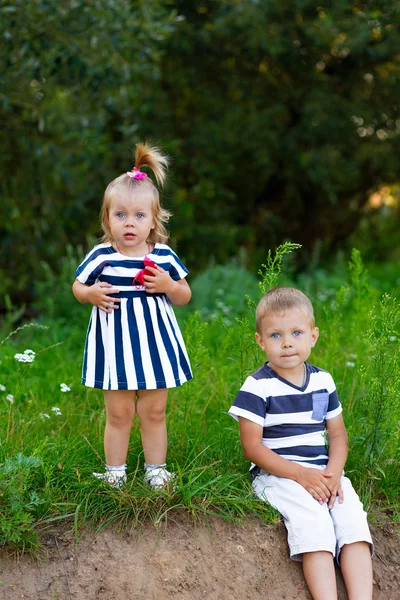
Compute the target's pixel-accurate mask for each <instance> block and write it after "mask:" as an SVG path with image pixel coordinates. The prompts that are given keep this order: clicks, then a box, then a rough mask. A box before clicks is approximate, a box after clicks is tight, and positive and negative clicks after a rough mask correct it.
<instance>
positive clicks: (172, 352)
mask: <svg viewBox="0 0 400 600" xmlns="http://www.w3.org/2000/svg"><path fill="white" fill-rule="evenodd" d="M147 256H148V258H150V259H151V260H152V261H153V262H155V263H156V264H157V265H158V266H160V267H161V268H162V269H164V270H165V271H167V272H168V273H169V274H170V276H171V277H172V279H174V280H175V281H178V280H180V279H182V278H184V277H186V275H187V274H188V270H187V269H186V267H185V266H184V265H183V264H182V262H181V261H180V260H179V258H178V256H177V255H176V254H175V252H173V250H171V248H170V247H169V246H167V245H166V244H156V245H155V247H154V249H153V250H152V252H150V253H149V254H148V255H147ZM144 258H145V257H144V256H143V257H130V256H125V255H123V254H120V253H119V252H117V250H115V249H114V248H113V247H112V245H111V244H110V243H104V244H99V245H97V246H95V247H94V248H93V249H92V250H91V251H90V252H89V253H88V254H87V256H86V257H85V259H84V260H83V262H82V263H81V264H80V265H79V267H78V269H77V270H76V277H77V279H78V280H79V281H80V282H81V283H84V284H86V285H93V284H94V283H98V282H107V283H110V284H112V285H113V286H114V287H116V288H118V289H119V290H120V292H119V294H115V295H114V297H116V298H121V302H120V307H119V308H118V309H117V310H113V311H112V312H111V313H109V314H108V313H105V312H103V311H101V310H100V309H99V308H97V307H96V306H93V308H92V314H91V318H90V322H89V327H88V331H87V336H86V344H85V353H84V360H83V368H82V383H83V384H84V385H86V386H88V387H92V388H101V389H104V390H144V389H146V390H152V389H157V388H170V387H176V386H179V385H182V384H183V383H184V382H185V381H188V380H189V379H191V378H192V371H191V368H190V362H189V358H188V355H187V352H186V348H185V343H184V341H183V338H182V334H181V331H180V329H179V326H178V323H177V321H176V318H175V314H174V311H173V310H172V306H171V303H170V301H169V300H168V298H167V296H166V295H165V294H161V293H155V294H148V293H147V292H146V290H145V288H144V287H143V286H138V285H137V284H136V282H135V284H133V279H134V277H135V276H136V274H137V273H138V272H139V271H140V270H141V269H143V268H144V262H143V260H144ZM112 297H113V295H110V298H112Z"/></svg>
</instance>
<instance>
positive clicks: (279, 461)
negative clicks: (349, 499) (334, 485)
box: [239, 417, 331, 504]
mask: <svg viewBox="0 0 400 600" xmlns="http://www.w3.org/2000/svg"><path fill="white" fill-rule="evenodd" d="M239 422H240V440H241V442H242V448H243V452H244V455H245V457H246V458H247V459H249V460H251V462H253V463H255V464H256V465H257V466H258V467H260V468H261V469H263V470H264V471H267V473H271V474H272V475H277V476H278V477H284V478H286V479H293V480H294V481H297V483H299V484H300V485H301V486H302V487H304V488H305V489H306V490H307V492H309V493H310V494H311V495H312V497H313V498H315V500H318V502H320V504H323V503H324V502H327V500H328V499H329V498H330V497H331V491H330V475H329V473H328V472H327V471H322V470H320V469H313V468H308V467H302V466H301V465H299V464H297V463H295V462H293V461H291V460H287V459H286V458H282V456H279V455H278V454H276V452H273V451H272V450H270V449H269V448H267V447H266V446H263V445H262V434H263V427H262V426H261V425H258V424H257V423H254V422H253V421H249V420H248V419H244V418H243V417H240V419H239Z"/></svg>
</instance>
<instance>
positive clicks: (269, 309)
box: [256, 286, 315, 333]
mask: <svg viewBox="0 0 400 600" xmlns="http://www.w3.org/2000/svg"><path fill="white" fill-rule="evenodd" d="M292 308H298V309H299V310H301V311H303V313H304V314H305V315H307V317H309V319H310V322H311V327H314V326H315V319H314V309H313V305H312V304H311V302H310V300H309V299H308V298H307V296H306V295H305V294H303V292H301V291H300V290H297V289H296V288H292V287H285V286H278V287H275V288H272V290H269V292H267V293H266V294H265V295H264V296H263V297H262V298H261V300H260V302H259V303H258V306H257V310H256V330H257V333H261V326H262V321H263V319H264V317H265V316H266V315H267V314H269V313H272V314H282V313H284V312H286V311H287V310H290V309H292Z"/></svg>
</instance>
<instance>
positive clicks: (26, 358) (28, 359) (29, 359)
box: [14, 348, 36, 363]
mask: <svg viewBox="0 0 400 600" xmlns="http://www.w3.org/2000/svg"><path fill="white" fill-rule="evenodd" d="M35 356H36V352H34V351H33V350H30V349H29V348H27V349H26V350H24V352H23V353H22V354H20V353H18V354H14V358H15V360H17V361H18V362H23V363H33V361H34V360H35Z"/></svg>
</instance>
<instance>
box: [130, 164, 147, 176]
mask: <svg viewBox="0 0 400 600" xmlns="http://www.w3.org/2000/svg"><path fill="white" fill-rule="evenodd" d="M126 174H127V175H129V177H132V179H145V178H146V177H147V173H143V172H142V171H141V170H140V169H137V168H136V167H133V169H132V171H127V173H126Z"/></svg>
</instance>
